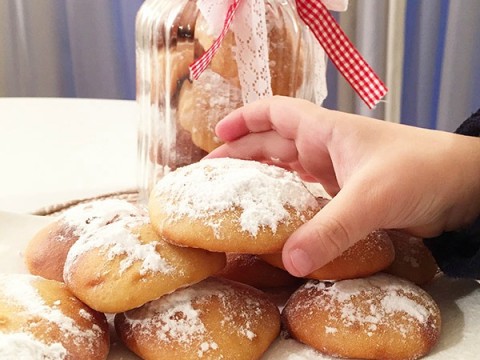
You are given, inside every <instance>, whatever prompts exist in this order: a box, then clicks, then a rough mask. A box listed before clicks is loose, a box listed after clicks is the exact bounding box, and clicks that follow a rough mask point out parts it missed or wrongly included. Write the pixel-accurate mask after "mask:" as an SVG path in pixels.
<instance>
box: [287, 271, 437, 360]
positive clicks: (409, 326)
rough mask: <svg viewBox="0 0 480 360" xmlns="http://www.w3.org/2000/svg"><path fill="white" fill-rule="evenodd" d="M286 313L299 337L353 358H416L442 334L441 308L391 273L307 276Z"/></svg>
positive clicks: (325, 350) (331, 352) (292, 331)
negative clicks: (334, 278) (326, 279)
mask: <svg viewBox="0 0 480 360" xmlns="http://www.w3.org/2000/svg"><path fill="white" fill-rule="evenodd" d="M282 317H283V320H284V323H285V325H286V327H287V329H288V331H289V333H290V334H291V336H293V337H294V338H295V339H297V340H299V341H300V342H303V343H305V344H307V345H310V346H312V347H313V348H315V349H317V350H318V351H320V352H322V353H324V354H327V355H330V356H336V357H345V358H354V359H391V360H405V359H418V358H420V357H422V356H424V355H426V354H427V353H429V352H430V350H431V349H432V348H433V346H434V345H435V344H436V342H437V340H438V338H439V336H440V327H441V318H440V310H439V308H438V306H437V304H436V303H435V301H434V300H433V299H432V298H431V297H430V295H428V294H427V293H426V292H425V291H424V290H422V289H421V288H419V287H418V286H416V285H415V284H413V283H411V282H409V281H406V280H403V279H400V278H397V277H394V276H391V275H387V274H377V275H373V276H371V277H367V278H363V279H354V280H343V281H339V282H336V283H322V282H317V281H314V280H311V281H309V282H308V283H307V284H305V285H304V286H302V287H301V288H300V289H299V290H298V291H296V292H295V293H294V294H293V295H292V297H291V298H290V299H289V300H288V302H287V304H286V306H285V308H284V310H283V313H282Z"/></svg>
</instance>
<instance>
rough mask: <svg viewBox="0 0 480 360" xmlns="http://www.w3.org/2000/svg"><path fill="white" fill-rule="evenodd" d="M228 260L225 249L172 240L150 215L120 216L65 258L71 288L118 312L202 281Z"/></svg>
mask: <svg viewBox="0 0 480 360" xmlns="http://www.w3.org/2000/svg"><path fill="white" fill-rule="evenodd" d="M223 266H225V254H222V253H210V252H208V251H204V250H200V249H190V248H179V247H177V246H173V245H171V244H168V243H166V242H165V241H163V240H162V239H161V237H160V236H159V235H158V234H157V233H156V232H155V231H154V230H153V228H152V227H151V226H150V224H149V221H148V218H146V217H144V218H142V217H137V218H130V219H124V220H119V221H117V222H115V223H112V224H109V225H106V226H104V227H103V228H101V229H99V230H98V231H96V232H95V233H93V234H90V235H88V236H82V237H80V239H79V240H78V241H77V242H76V243H75V244H74V245H73V246H72V248H71V249H70V251H69V253H68V257H67V260H66V262H65V272H64V278H65V283H66V284H67V286H68V287H69V289H70V290H71V291H72V292H73V293H74V294H75V295H76V296H77V297H78V298H79V299H81V300H82V301H83V302H85V303H86V304H88V305H89V306H90V307H92V308H94V309H96V310H98V311H102V312H106V313H116V312H122V311H126V310H130V309H133V308H135V307H138V306H141V305H143V304H145V303H146V302H148V301H151V300H153V299H156V298H158V297H160V296H162V295H164V294H167V293H170V292H172V291H173V290H175V289H177V288H179V287H182V286H186V285H189V284H193V283H196V282H198V281H201V280H203V279H205V278H206V277H208V276H210V275H211V274H214V273H216V272H217V271H219V270H220V269H221V268H223Z"/></svg>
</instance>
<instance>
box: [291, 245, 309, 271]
mask: <svg viewBox="0 0 480 360" xmlns="http://www.w3.org/2000/svg"><path fill="white" fill-rule="evenodd" d="M290 261H291V262H292V266H293V268H294V269H295V270H296V272H297V274H296V275H297V276H305V275H308V274H310V273H311V272H312V271H313V270H314V269H313V261H312V258H311V257H310V256H309V255H308V254H307V252H306V251H304V250H302V249H294V250H292V251H290Z"/></svg>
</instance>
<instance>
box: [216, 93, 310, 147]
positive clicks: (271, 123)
mask: <svg viewBox="0 0 480 360" xmlns="http://www.w3.org/2000/svg"><path fill="white" fill-rule="evenodd" d="M305 106H307V107H308V106H312V107H314V106H315V105H313V104H311V103H308V102H307V101H305V100H300V99H293V98H288V97H282V96H274V97H272V98H268V99H264V100H259V101H256V102H253V103H251V104H248V105H245V106H243V107H241V108H239V109H236V110H234V111H232V112H231V113H230V114H228V115H227V116H226V117H225V118H224V119H222V120H221V121H220V122H219V123H218V124H217V126H216V128H215V132H216V134H217V136H218V137H219V138H220V139H222V140H223V141H225V142H229V141H234V140H236V139H238V138H240V137H242V136H245V135H247V134H249V133H260V132H265V131H269V130H275V131H277V132H278V133H279V134H280V135H282V136H283V137H285V138H288V139H294V138H295V137H296V135H297V129H298V125H299V118H300V117H301V115H300V113H301V112H302V109H303V108H304V107H305Z"/></svg>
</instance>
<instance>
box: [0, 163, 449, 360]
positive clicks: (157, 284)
mask: <svg viewBox="0 0 480 360" xmlns="http://www.w3.org/2000/svg"><path fill="white" fill-rule="evenodd" d="M110 205H112V203H111V204H110ZM91 206H92V207H98V210H99V209H100V208H102V206H103V208H109V206H106V205H105V204H103V205H102V204H100V203H92V204H91ZM116 206H118V212H119V214H118V215H115V214H114V211H113V212H112V208H109V211H108V213H109V215H108V216H106V215H100V213H101V211H100V210H99V211H98V212H97V215H96V216H95V217H93V218H95V219H96V220H95V221H92V220H90V221H86V220H85V219H83V220H81V221H80V222H77V224H78V223H80V224H82V225H81V226H80V225H77V226H79V227H82V228H83V230H82V231H80V230H75V232H76V234H77V237H76V239H75V240H74V241H71V242H70V243H69V245H68V249H63V250H62V254H63V253H66V255H65V256H62V257H59V256H56V257H53V258H52V259H53V261H60V264H57V267H58V268H61V269H62V281H64V283H65V284H64V285H62V286H63V287H64V288H65V289H66V291H69V292H71V293H72V294H73V296H75V301H78V303H80V304H83V306H85V307H86V308H88V309H90V310H89V311H90V312H91V313H93V314H100V315H102V314H103V313H106V314H116V315H115V320H114V325H115V329H116V332H117V334H118V337H119V338H120V339H121V340H122V341H123V342H124V343H125V345H126V346H127V347H128V348H129V349H130V350H132V351H133V352H134V353H135V354H137V355H138V356H140V357H141V358H143V359H159V358H178V359H180V360H181V359H199V358H201V359H220V358H225V359H227V358H228V359H230V358H232V359H233V358H235V359H260V358H261V357H262V354H263V353H264V352H265V351H266V350H267V349H268V348H269V346H270V345H271V344H272V342H273V341H274V340H275V339H276V338H277V337H278V335H279V334H280V328H281V323H283V327H284V330H285V334H288V336H290V337H293V338H294V339H296V340H298V341H300V342H302V343H304V344H307V345H309V346H311V347H313V348H314V349H316V350H317V351H319V352H321V353H324V354H327V355H333V356H340V357H346V358H365V359H377V358H379V359H383V358H388V359H398V360H401V359H416V358H419V357H421V356H423V355H425V354H427V353H428V352H429V351H430V350H431V348H432V347H433V346H434V345H435V343H436V341H437V340H438V337H439V334H440V327H441V319H440V312H439V309H438V306H437V305H436V304H435V302H434V301H433V299H432V298H431V297H430V296H429V295H428V294H427V293H426V292H425V291H423V290H422V289H421V288H420V287H419V286H418V285H416V284H414V281H415V282H417V283H419V284H420V283H424V282H426V281H428V280H429V279H431V278H432V270H431V268H432V264H430V263H429V261H430V258H428V256H426V255H425V252H424V250H423V248H421V247H420V245H418V244H417V242H415V243H416V244H417V245H418V247H416V249H417V250H415V251H413V252H407V251H406V250H400V251H399V252H398V254H397V253H396V249H397V248H401V245H399V244H395V241H392V237H391V236H390V234H393V236H396V237H397V240H398V239H400V238H401V236H406V235H402V234H401V233H397V232H392V231H384V230H376V231H374V232H372V233H371V234H369V235H368V236H367V237H366V238H365V239H363V240H360V241H359V242H357V244H356V245H355V246H353V247H352V248H350V249H348V250H347V251H346V252H345V253H344V254H342V255H341V256H340V257H339V258H337V259H335V260H333V261H332V262H331V263H330V264H327V265H326V266H325V267H323V268H321V269H319V270H317V271H315V272H314V273H312V274H309V275H308V276H307V277H305V278H295V277H293V276H291V275H290V274H288V273H287V272H286V271H285V270H284V268H283V265H282V263H281V257H280V252H281V250H282V247H283V245H284V243H285V241H286V240H287V239H288V237H289V236H290V235H291V234H292V233H293V232H294V231H295V230H296V229H298V227H300V226H301V225H302V224H304V223H306V222H307V221H309V220H310V219H311V218H312V217H313V216H315V215H316V214H317V213H318V212H319V211H321V209H322V207H324V206H328V200H327V199H323V198H318V197H317V196H315V195H313V194H312V193H311V192H310V191H309V190H308V188H307V187H306V186H305V185H304V183H303V182H302V181H301V179H300V178H299V177H298V176H297V175H296V174H295V173H291V172H289V171H287V170H285V169H282V168H279V167H276V166H274V165H267V164H261V163H258V162H255V161H249V160H238V159H229V158H227V159H207V160H202V161H200V162H198V163H195V164H192V165H187V166H184V167H181V168H178V169H176V170H175V171H172V172H170V173H169V174H167V175H165V176H164V177H163V178H162V179H161V180H159V181H158V183H157V184H156V186H155V188H154V190H153V191H152V193H151V196H150V199H149V203H148V209H147V210H146V211H145V210H142V209H139V208H137V207H135V206H132V205H129V204H125V203H121V202H118V203H117V204H116V205H115V204H113V208H115V207H116ZM130 206H132V208H130ZM80 209H81V208H80V207H78V208H77V209H75V210H73V209H72V212H74V211H80V212H82V211H84V212H87V210H86V208H83V210H80ZM88 211H92V209H89V210H88ZM67 215H68V214H67ZM112 215H113V216H112ZM86 217H87V218H89V219H90V218H91V217H92V216H90V217H89V216H86ZM79 218H81V217H79ZM99 219H102V220H99ZM64 223H66V220H65V219H62V218H60V219H58V220H56V222H55V223H54V224H64ZM90 224H96V225H95V226H96V227H93V225H92V227H91V228H90ZM87 225H88V227H89V229H88V230H85V228H86V227H87ZM57 233H58V231H57V230H56V229H55V227H53V230H52V226H51V227H49V228H48V229H43V230H42V231H40V232H39V234H37V236H36V237H35V238H34V239H32V242H31V243H30V244H29V248H28V249H29V251H28V252H27V253H26V262H27V264H29V269H32V272H33V271H36V272H39V270H38V268H41V267H39V266H33V265H32V264H33V263H35V264H42V263H44V262H47V258H46V257H47V254H48V251H46V250H45V249H48V248H49V247H53V245H52V244H56V242H54V241H52V239H51V236H48V235H49V234H50V235H52V234H57ZM42 239H43V240H42ZM409 241H412V242H413V241H414V240H412V239H409ZM53 248H54V247H53ZM36 249H39V251H38V252H37V251H35V250H36ZM420 249H421V250H420ZM406 259H408V261H407V260H406ZM426 259H428V261H427V260H426ZM405 264H410V269H408V271H403V270H401V269H405ZM412 268H415V269H420V270H421V271H423V270H422V269H426V270H425V272H426V273H428V275H425V276H423V277H417V278H414V277H412V276H411V275H409V274H411V273H412V272H413V271H411V269H412ZM399 269H400V270H399ZM47 270H49V268H47ZM385 271H388V272H390V274H389V275H387V274H385ZM57 272H58V271H57ZM43 274H44V275H42V274H40V275H41V276H45V277H47V276H49V275H50V271H45V272H44V273H43ZM392 274H394V275H392ZM400 277H403V279H401V278H400ZM45 281H47V280H45ZM272 289H273V290H272ZM286 289H287V290H286ZM272 292H273V293H275V292H277V293H278V294H280V293H281V294H282V296H284V298H282V299H283V300H282V302H281V303H280V302H279V301H278V298H275V297H272ZM0 294H1V290H0ZM0 299H1V298H0ZM279 304H280V305H281V306H278V305H279ZM20 305H21V303H19V306H20ZM0 308H1V302H0ZM279 309H283V310H282V312H280V310H279ZM7 312H8V310H7ZM0 330H1V323H0ZM27 335H28V334H27ZM28 336H29V335H28ZM352 339H355V341H352ZM1 341H2V337H1V335H0V344H1ZM0 351H1V350H0ZM0 354H1V352H0Z"/></svg>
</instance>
